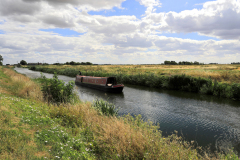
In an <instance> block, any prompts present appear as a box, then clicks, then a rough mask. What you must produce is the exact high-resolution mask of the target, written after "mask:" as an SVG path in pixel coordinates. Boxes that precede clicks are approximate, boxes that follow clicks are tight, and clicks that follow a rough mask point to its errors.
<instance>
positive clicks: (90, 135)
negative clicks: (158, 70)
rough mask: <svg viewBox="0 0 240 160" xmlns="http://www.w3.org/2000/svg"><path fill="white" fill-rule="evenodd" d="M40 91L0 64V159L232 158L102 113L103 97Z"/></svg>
mask: <svg viewBox="0 0 240 160" xmlns="http://www.w3.org/2000/svg"><path fill="white" fill-rule="evenodd" d="M43 97H44V96H43V94H42V92H41V88H40V85H39V84H38V83H34V82H33V81H31V80H30V79H29V78H27V77H25V76H23V75H20V74H17V73H16V72H14V71H13V70H11V69H8V68H2V67H0V126H1V128H0V159H45V158H47V159H59V158H62V159H237V156H236V155H235V154H234V153H233V152H232V151H230V152H229V154H228V155H223V154H220V153H216V155H214V156H213V155H209V154H205V155H204V157H202V156H200V155H199V154H198V153H197V151H196V149H193V148H192V147H191V145H190V144H188V143H187V142H183V141H182V140H181V138H180V137H178V136H177V135H175V134H173V135H172V136H169V137H165V138H164V137H162V136H161V132H160V131H159V130H158V127H157V126H153V125H152V124H151V123H146V122H143V121H142V120H141V118H140V117H138V118H135V119H134V118H132V117H130V116H126V117H116V116H115V115H114V114H113V115H112V116H111V115H109V114H104V112H102V111H103V110H102V109H101V108H104V107H101V105H102V104H104V102H98V103H100V104H97V103H95V107H93V105H92V104H90V103H89V102H87V103H83V102H81V101H75V102H71V103H68V104H66V103H61V104H59V103H58V105H54V104H51V103H47V102H46V100H45V99H44V98H43ZM96 108H98V109H96ZM101 110H102V111H101Z"/></svg>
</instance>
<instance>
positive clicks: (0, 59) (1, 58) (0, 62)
mask: <svg viewBox="0 0 240 160" xmlns="http://www.w3.org/2000/svg"><path fill="white" fill-rule="evenodd" d="M2 61H3V57H2V56H1V55H0V66H2Z"/></svg>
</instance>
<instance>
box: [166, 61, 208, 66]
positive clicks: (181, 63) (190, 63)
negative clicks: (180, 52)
mask: <svg viewBox="0 0 240 160" xmlns="http://www.w3.org/2000/svg"><path fill="white" fill-rule="evenodd" d="M164 64H165V65H204V63H199V62H197V61H194V62H188V61H182V62H178V63H177V62H175V61H164Z"/></svg>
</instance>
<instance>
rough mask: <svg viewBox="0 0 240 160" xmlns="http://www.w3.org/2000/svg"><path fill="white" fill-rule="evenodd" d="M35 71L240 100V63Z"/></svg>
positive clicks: (42, 68) (45, 68)
mask: <svg viewBox="0 0 240 160" xmlns="http://www.w3.org/2000/svg"><path fill="white" fill-rule="evenodd" d="M32 69H33V70H37V71H41V72H47V73H54V72H57V73H58V74H62V75H67V76H71V77H75V75H76V74H78V72H79V70H80V71H81V72H82V73H83V75H91V76H103V77H104V76H115V77H116V78H117V80H118V82H120V83H124V84H134V85H142V86H149V87H154V88H164V89H173V90H182V91H188V92H196V93H202V94H208V95H214V96H218V97H224V98H230V99H235V100H240V65H189V66H184V65H124V66H121V65H103V66H102V65H90V66H83V65H78V66H70V65H60V66H56V65H49V66H36V67H32Z"/></svg>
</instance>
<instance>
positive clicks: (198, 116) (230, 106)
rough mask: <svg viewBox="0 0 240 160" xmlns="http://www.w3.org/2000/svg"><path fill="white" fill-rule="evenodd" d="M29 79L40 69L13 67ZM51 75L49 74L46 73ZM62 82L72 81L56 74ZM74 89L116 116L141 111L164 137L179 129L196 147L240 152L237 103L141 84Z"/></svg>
mask: <svg viewBox="0 0 240 160" xmlns="http://www.w3.org/2000/svg"><path fill="white" fill-rule="evenodd" d="M16 70H17V71H18V72H20V73H24V74H26V75H27V76H29V77H31V78H37V77H39V76H40V73H39V72H34V71H30V70H27V69H21V68H17V69H16ZM44 75H46V77H48V78H52V74H45V73H44ZM59 78H60V79H61V80H63V81H65V82H69V81H72V80H74V78H71V77H67V76H59ZM75 91H76V92H77V93H78V95H79V97H80V98H81V100H83V101H93V100H95V99H96V98H99V99H100V98H101V99H104V100H108V101H109V102H111V103H114V104H115V105H116V107H117V108H118V109H119V112H118V113H119V115H124V114H128V113H130V114H131V115H138V114H141V115H142V117H143V119H144V120H151V121H152V122H154V123H155V124H157V123H159V124H160V129H161V131H162V133H163V135H164V136H167V135H169V134H172V133H173V132H174V130H176V131H178V133H179V135H182V136H183V137H184V138H185V139H186V140H188V141H191V140H194V141H196V142H197V144H198V145H199V146H209V147H210V148H211V149H212V150H216V149H217V148H220V149H223V148H224V149H227V148H231V147H235V148H236V150H237V151H238V152H239V153H240V107H239V106H240V105H239V101H232V100H228V99H223V98H221V99H220V98H217V97H214V96H207V95H201V94H195V93H188V92H178V91H169V90H167V91H166V90H159V89H153V88H147V87H140V86H132V85H127V86H125V88H124V90H123V93H122V94H114V93H104V92H102V91H98V90H94V89H90V88H86V87H82V86H75Z"/></svg>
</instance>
